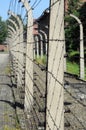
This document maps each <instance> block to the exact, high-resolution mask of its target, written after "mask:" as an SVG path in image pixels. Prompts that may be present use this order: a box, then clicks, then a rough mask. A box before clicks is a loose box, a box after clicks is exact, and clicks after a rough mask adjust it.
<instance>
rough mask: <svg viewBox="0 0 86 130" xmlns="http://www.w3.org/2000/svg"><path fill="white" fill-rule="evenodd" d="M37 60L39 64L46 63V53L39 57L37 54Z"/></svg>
mask: <svg viewBox="0 0 86 130" xmlns="http://www.w3.org/2000/svg"><path fill="white" fill-rule="evenodd" d="M35 60H36V62H37V63H39V64H41V65H46V60H47V59H46V56H45V55H43V56H42V57H40V56H39V58H37V56H36V59H35Z"/></svg>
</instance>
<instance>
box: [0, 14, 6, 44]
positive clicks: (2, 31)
mask: <svg viewBox="0 0 86 130" xmlns="http://www.w3.org/2000/svg"><path fill="white" fill-rule="evenodd" d="M6 37H7V24H6V22H5V21H2V18H1V17H0V44H3V42H4V41H5V39H6Z"/></svg>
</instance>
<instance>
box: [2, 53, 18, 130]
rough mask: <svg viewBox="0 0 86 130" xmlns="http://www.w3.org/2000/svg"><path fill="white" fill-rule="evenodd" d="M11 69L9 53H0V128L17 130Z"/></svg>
mask: <svg viewBox="0 0 86 130" xmlns="http://www.w3.org/2000/svg"><path fill="white" fill-rule="evenodd" d="M9 71H10V68H9V55H8V54H0V130H17V128H16V124H17V123H16V114H15V104H14V98H13V93H12V85H11V81H10V77H9Z"/></svg>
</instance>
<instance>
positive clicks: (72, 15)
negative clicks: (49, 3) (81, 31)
mask: <svg viewBox="0 0 86 130" xmlns="http://www.w3.org/2000/svg"><path fill="white" fill-rule="evenodd" d="M70 16H71V17H73V18H74V19H76V20H77V22H78V23H79V24H81V21H80V19H79V18H78V17H77V16H75V15H74V14H70Z"/></svg>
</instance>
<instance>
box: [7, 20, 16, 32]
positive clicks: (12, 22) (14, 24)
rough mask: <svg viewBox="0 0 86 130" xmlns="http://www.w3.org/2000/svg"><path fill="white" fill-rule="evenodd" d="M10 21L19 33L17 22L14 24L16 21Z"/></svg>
mask: <svg viewBox="0 0 86 130" xmlns="http://www.w3.org/2000/svg"><path fill="white" fill-rule="evenodd" d="M8 21H9V22H11V23H12V24H13V25H14V26H15V28H16V31H17V30H18V25H17V24H16V22H14V20H12V19H8Z"/></svg>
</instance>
